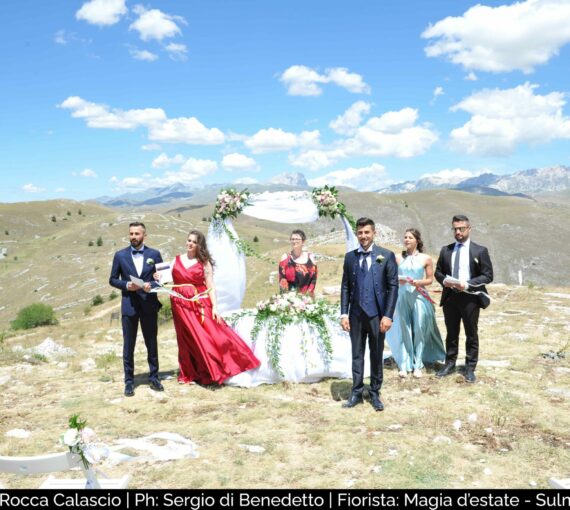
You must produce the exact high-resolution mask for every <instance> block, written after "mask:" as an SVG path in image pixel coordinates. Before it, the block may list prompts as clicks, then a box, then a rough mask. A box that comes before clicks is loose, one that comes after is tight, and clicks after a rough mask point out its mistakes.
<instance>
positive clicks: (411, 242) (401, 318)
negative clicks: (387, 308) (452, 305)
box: [387, 228, 445, 378]
mask: <svg viewBox="0 0 570 510" xmlns="http://www.w3.org/2000/svg"><path fill="white" fill-rule="evenodd" d="M404 247H405V248H406V249H405V250H404V251H403V252H402V254H401V255H397V256H396V260H397V262H398V277H399V280H400V291H399V293H398V302H397V304H396V313H395V317H394V324H393V326H392V328H391V329H390V330H389V332H388V334H387V341H388V344H389V345H390V348H391V350H392V356H393V357H394V359H395V360H396V363H397V364H398V368H399V376H400V377H402V378H405V377H407V375H408V373H410V372H411V373H413V376H414V377H422V369H423V368H424V363H433V362H435V361H443V360H445V347H444V346H443V341H442V340H441V335H440V333H439V329H438V327H437V323H436V321H435V311H434V306H433V304H432V302H430V300H429V297H426V296H428V293H427V291H426V290H425V287H426V286H428V285H431V283H432V282H433V261H432V259H431V257H430V256H429V255H426V254H425V253H422V252H423V242H422V237H421V234H420V232H419V231H418V230H417V229H415V228H409V229H407V230H406V233H405V234H404Z"/></svg>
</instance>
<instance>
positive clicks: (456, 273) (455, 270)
mask: <svg viewBox="0 0 570 510" xmlns="http://www.w3.org/2000/svg"><path fill="white" fill-rule="evenodd" d="M462 247H463V245H462V244H458V245H457V250H455V258H454V259H453V273H452V274H451V276H453V278H459V253H460V252H461V248H462Z"/></svg>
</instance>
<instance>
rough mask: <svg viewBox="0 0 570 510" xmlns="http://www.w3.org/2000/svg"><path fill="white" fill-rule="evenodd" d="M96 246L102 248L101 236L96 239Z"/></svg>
mask: <svg viewBox="0 0 570 510" xmlns="http://www.w3.org/2000/svg"><path fill="white" fill-rule="evenodd" d="M97 246H103V238H102V237H101V236H99V237H98V238H97Z"/></svg>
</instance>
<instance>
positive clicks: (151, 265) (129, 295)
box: [109, 246, 162, 317]
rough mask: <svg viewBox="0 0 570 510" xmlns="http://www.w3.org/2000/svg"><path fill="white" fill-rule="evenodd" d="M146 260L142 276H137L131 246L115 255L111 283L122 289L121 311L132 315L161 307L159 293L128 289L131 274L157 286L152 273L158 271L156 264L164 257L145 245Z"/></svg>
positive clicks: (153, 311)
mask: <svg viewBox="0 0 570 510" xmlns="http://www.w3.org/2000/svg"><path fill="white" fill-rule="evenodd" d="M143 257H144V261H143V268H142V272H141V275H140V276H137V270H136V268H135V263H134V262H133V256H132V255H131V247H130V246H128V247H127V248H125V249H123V250H119V251H118V252H117V253H115V256H114V257H113V266H112V267H111V276H110V277H109V284H110V285H112V286H113V287H116V288H117V289H121V291H122V299H121V313H122V314H123V315H128V316H130V317H132V316H134V315H136V314H137V313H140V312H142V313H156V312H157V311H158V310H159V309H160V307H161V304H160V301H159V300H158V297H157V295H156V294H155V293H154V292H153V293H147V292H145V291H144V290H137V291H136V292H131V291H128V290H127V283H129V282H130V281H131V279H130V276H131V275H132V276H137V278H140V279H141V280H143V281H144V282H150V284H151V286H153V287H156V285H157V283H156V282H155V281H154V279H153V277H152V275H153V274H154V273H155V271H156V264H159V263H160V262H162V257H161V256H160V252H159V251H158V250H154V249H152V248H149V247H148V246H145V247H144V253H143Z"/></svg>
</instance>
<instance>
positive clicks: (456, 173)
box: [421, 168, 480, 184]
mask: <svg viewBox="0 0 570 510" xmlns="http://www.w3.org/2000/svg"><path fill="white" fill-rule="evenodd" d="M479 173H480V172H479ZM479 173H474V172H471V171H469V170H464V169H463V168H454V169H452V170H448V169H445V170H440V171H439V172H435V173H431V174H429V173H428V174H423V175H422V176H421V179H429V180H430V181H431V182H433V183H434V184H457V183H459V182H461V181H464V180H465V179H469V178H470V177H475V176H477V175H479Z"/></svg>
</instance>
